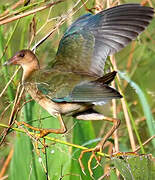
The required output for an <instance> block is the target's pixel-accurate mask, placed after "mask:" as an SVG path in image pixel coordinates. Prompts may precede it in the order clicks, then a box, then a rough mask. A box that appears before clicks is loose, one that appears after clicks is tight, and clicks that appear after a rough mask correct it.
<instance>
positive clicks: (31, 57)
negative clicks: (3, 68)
mask: <svg viewBox="0 0 155 180" xmlns="http://www.w3.org/2000/svg"><path fill="white" fill-rule="evenodd" d="M4 65H20V66H22V68H23V77H22V81H25V80H26V79H27V78H28V77H30V75H31V74H32V72H34V71H36V70H38V69H39V62H38V59H37V57H36V56H35V54H34V53H33V52H32V51H31V50H28V49H24V50H21V51H19V52H17V53H16V54H15V55H14V56H13V57H11V58H10V59H9V60H8V61H7V62H5V64H4Z"/></svg>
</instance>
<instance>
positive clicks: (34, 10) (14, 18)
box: [0, 0, 65, 25]
mask: <svg viewBox="0 0 155 180" xmlns="http://www.w3.org/2000/svg"><path fill="white" fill-rule="evenodd" d="M64 1H65V0H58V1H56V2H52V3H49V4H47V5H44V6H42V7H39V8H37V9H33V10H31V11H28V12H25V13H23V14H19V15H17V16H14V17H11V18H8V19H4V20H2V21H0V25H2V24H7V23H10V22H12V21H15V20H17V19H20V18H23V17H25V16H29V15H31V14H35V13H36V12H39V11H42V10H44V9H47V8H49V7H51V6H53V5H55V4H58V3H61V2H64Z"/></svg>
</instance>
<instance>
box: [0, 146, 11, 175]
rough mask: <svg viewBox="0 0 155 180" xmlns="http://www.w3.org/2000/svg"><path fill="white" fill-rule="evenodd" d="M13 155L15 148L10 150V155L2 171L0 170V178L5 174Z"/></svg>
mask: <svg viewBox="0 0 155 180" xmlns="http://www.w3.org/2000/svg"><path fill="white" fill-rule="evenodd" d="M12 156H13V148H11V150H10V152H9V155H8V157H7V159H6V161H5V162H4V164H3V167H2V169H1V172H0V178H2V177H3V176H4V174H5V172H6V170H7V168H8V166H9V163H10V161H11V158H12Z"/></svg>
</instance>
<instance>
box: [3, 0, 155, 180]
mask: <svg viewBox="0 0 155 180" xmlns="http://www.w3.org/2000/svg"><path fill="white" fill-rule="evenodd" d="M18 2H19V5H18V6H17V7H16V8H15V9H12V7H13V6H14V5H16V3H18ZM26 2H28V1H14V0H8V1H7V2H6V1H3V0H2V1H0V14H1V15H2V16H0V23H1V22H2V21H3V20H6V19H7V18H11V17H16V16H18V15H19V14H22V13H25V12H30V11H31V10H34V9H37V8H39V7H43V6H44V5H46V4H48V3H51V2H52V1H43V0H38V1H35V0H32V1H30V2H29V4H27V5H26V6H24V3H26ZM53 2H56V1H53ZM118 2H119V3H121V4H123V3H129V2H130V3H131V2H132V3H133V2H134V3H135V1H132V0H130V1H129V0H122V1H115V0H114V1H112V0H111V1H110V0H109V1H108V0H96V1H95V0H89V1H88V2H87V4H86V6H87V7H88V8H92V7H95V6H97V7H99V8H100V9H101V8H107V6H109V5H114V4H115V5H116V4H117V3H118ZM136 2H137V3H143V4H145V5H148V6H152V7H155V2H154V1H153V0H152V1H151V0H148V1H142V0H141V1H140V0H139V1H138V0H137V1H136ZM82 5H83V1H76V0H65V1H64V2H62V3H59V4H56V5H54V6H51V8H46V9H45V10H42V11H38V12H37V13H34V14H31V15H29V16H25V17H23V18H21V19H17V20H15V21H11V22H10V23H6V24H3V25H0V93H1V92H2V91H3V89H4V88H5V86H6V84H7V82H8V81H9V80H10V78H11V77H12V75H13V73H14V72H15V70H16V69H17V67H3V66H2V64H3V63H4V62H5V61H6V60H7V59H8V58H10V57H11V56H12V55H13V54H15V52H17V51H19V50H20V49H25V48H32V47H33V45H35V43H36V42H38V41H39V40H40V39H42V38H43V37H44V36H45V35H47V34H48V33H49V32H50V31H51V30H52V29H53V28H55V27H57V28H56V30H55V31H54V33H53V34H52V35H51V36H50V37H49V38H48V39H47V40H46V41H45V42H44V43H43V44H42V45H40V46H39V47H38V48H37V50H36V55H37V57H38V58H39V61H40V64H41V65H42V66H46V65H47V64H48V63H50V62H51V61H52V60H53V59H54V55H55V54H56V51H57V47H58V44H59V41H60V39H61V37H62V35H63V33H64V32H65V30H66V28H67V27H68V26H69V25H70V24H71V23H72V22H73V21H74V20H75V19H76V18H78V17H79V16H80V15H82V14H84V13H87V12H88V11H87V10H86V8H85V6H82ZM99 5H100V6H99ZM81 6H82V7H81ZM7 10H8V13H7V14H4V12H6V11H7ZM77 10H78V11H77ZM73 12H74V14H73ZM4 16H5V17H6V18H5V19H2V18H3V17H4ZM64 18H65V22H64V23H63V24H62V25H61V26H58V24H60V22H61V21H62V20H63V19H64ZM154 27H155V20H153V21H152V22H151V25H150V26H149V27H148V28H147V29H146V30H145V32H144V33H142V35H141V36H140V37H139V38H138V39H137V40H136V41H134V42H133V43H131V44H130V45H129V46H128V47H126V48H125V49H123V50H122V51H121V52H120V53H117V54H116V55H115V59H116V64H117V68H118V70H119V71H121V72H127V74H128V77H129V78H130V81H129V83H128V81H127V80H123V74H120V76H121V77H122V79H121V81H119V80H117V83H116V84H117V85H118V84H119V85H120V89H121V91H122V93H123V95H124V99H125V100H126V106H125V108H126V110H127V111H128V113H127V114H129V120H130V121H131V122H130V123H131V126H132V128H131V130H129V131H128V130H127V126H128V125H127V124H126V118H127V114H126V112H125V110H124V108H123V107H122V101H120V100H118V101H117V106H115V102H114V101H113V102H112V103H111V102H110V103H109V104H107V105H105V106H103V107H98V109H99V110H100V111H102V112H103V113H105V115H107V116H116V115H117V117H118V118H119V119H121V126H120V127H119V130H118V134H115V138H117V136H118V140H119V150H120V151H122V152H126V151H134V150H135V149H134V145H135V148H136V147H138V146H139V145H140V143H143V142H145V141H146V140H148V139H149V138H150V137H151V136H153V135H154V134H155V131H154V130H155V122H154V118H155V116H154V113H155V83H154V77H155V71H154V69H155V48H154V47H155V31H154ZM109 59H110V58H109ZM108 62H110V61H108ZM108 64H110V63H108ZM20 77H21V72H19V73H18V74H17V75H16V76H15V78H14V80H13V81H12V82H11V83H10V85H9V87H8V88H7V90H6V91H5V93H4V94H3V95H2V96H0V123H1V124H8V120H9V116H10V113H11V109H12V107H13V102H14V98H15V94H16V89H17V86H18V82H19V81H20ZM125 78H126V77H124V79H125ZM132 83H136V84H137V85H138V86H135V85H134V84H132ZM138 88H139V89H138ZM24 99H30V97H29V96H25V97H24V98H23V100H24ZM47 117H48V118H47ZM43 118H44V119H43ZM18 120H21V121H22V120H24V121H27V122H29V123H30V124H33V125H36V126H38V127H48V128H49V127H51V128H58V127H59V124H58V122H57V120H56V119H54V118H53V117H49V114H48V113H47V112H46V111H44V110H43V109H42V108H41V107H39V106H38V105H37V104H36V103H35V102H33V101H32V102H30V103H27V104H26V105H25V106H24V107H23V108H22V110H21V112H20V114H19V115H18ZM132 120H133V121H132ZM65 122H66V124H67V127H68V132H67V133H66V134H65V135H63V136H62V135H53V134H51V135H49V136H50V137H55V138H57V139H60V140H62V141H63V142H71V143H73V144H78V145H82V146H84V145H86V146H87V147H94V146H95V144H96V143H97V141H98V140H99V139H98V138H100V137H103V135H104V134H105V132H106V131H108V129H109V128H110V127H111V125H110V123H107V122H96V121H95V122H91V121H88V122H86V121H77V120H76V119H72V118H68V117H67V118H65ZM0 128H1V129H0V132H1V133H2V132H3V130H4V128H3V127H0ZM23 128H24V127H23ZM24 129H25V128H24ZM132 133H133V139H131V138H129V137H131V135H132ZM137 136H138V137H137ZM46 143H47V144H48V147H47V148H46V153H45V154H44V153H43V152H42V150H41V149H39V150H38V151H39V153H38V154H37V153H36V148H35V140H34V139H33V138H32V137H30V136H29V135H27V134H23V133H20V132H16V131H11V132H10V133H9V135H8V136H7V138H6V140H5V142H4V143H3V145H2V146H1V147H0V170H1V173H0V178H2V177H3V179H7V178H9V179H47V177H48V176H49V179H52V180H53V179H61V178H63V179H91V178H90V176H89V175H88V170H87V168H86V174H87V176H85V175H83V174H82V173H81V169H80V167H79V164H78V160H77V159H78V157H79V154H80V152H81V150H80V149H78V148H72V147H71V146H69V145H64V144H61V143H56V142H54V141H46ZM133 144H134V145H133ZM39 147H40V148H41V145H39ZM115 148H117V147H116V146H115ZM154 149H155V141H153V140H152V141H150V142H149V143H148V144H146V145H145V146H143V147H141V151H140V152H141V153H147V154H152V155H153V156H155V151H154ZM111 150H112V147H111V145H110V146H109V148H106V149H105V152H106V153H107V152H108V151H111ZM88 158H89V155H88V154H87V155H85V157H84V158H83V162H84V164H85V167H86V166H87V161H88ZM107 161H108V162H107ZM107 164H110V162H109V160H105V159H104V161H102V166H101V167H98V168H97V169H95V170H94V177H95V179H97V178H99V177H101V176H102V175H103V174H104V172H106V169H105V168H107ZM144 164H145V163H144ZM94 165H95V162H94ZM111 166H112V165H111ZM47 169H48V176H47V174H46V171H47ZM103 169H104V172H103ZM3 171H4V172H3ZM110 172H111V176H110V177H111V179H117V177H116V174H115V173H114V172H113V170H111V171H110Z"/></svg>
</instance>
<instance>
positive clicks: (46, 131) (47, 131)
mask: <svg viewBox="0 0 155 180" xmlns="http://www.w3.org/2000/svg"><path fill="white" fill-rule="evenodd" d="M56 116H57V118H58V120H59V122H60V129H45V128H37V127H33V126H31V125H29V124H27V123H25V122H23V121H22V122H16V124H17V125H18V126H20V125H24V126H26V127H28V128H30V129H32V130H34V131H39V132H40V134H39V136H38V138H43V137H44V136H46V135H48V134H50V133H54V134H64V133H65V132H66V131H67V129H66V126H65V124H64V122H63V119H62V117H61V114H57V115H56Z"/></svg>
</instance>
